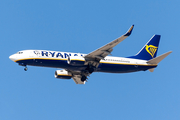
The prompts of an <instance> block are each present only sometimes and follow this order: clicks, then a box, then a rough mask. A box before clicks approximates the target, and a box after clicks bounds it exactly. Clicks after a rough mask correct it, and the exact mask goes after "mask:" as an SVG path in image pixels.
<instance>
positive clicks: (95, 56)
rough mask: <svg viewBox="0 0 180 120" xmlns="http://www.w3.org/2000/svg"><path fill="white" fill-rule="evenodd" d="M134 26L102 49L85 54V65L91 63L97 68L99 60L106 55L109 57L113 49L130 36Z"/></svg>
mask: <svg viewBox="0 0 180 120" xmlns="http://www.w3.org/2000/svg"><path fill="white" fill-rule="evenodd" d="M133 27H134V25H132V26H131V27H130V29H129V30H128V31H127V32H126V34H124V35H122V36H121V37H119V38H117V39H116V40H113V41H112V42H110V43H108V44H106V45H104V46H103V47H101V48H99V49H97V50H95V51H93V52H91V53H89V54H87V55H86V56H85V57H84V58H85V59H86V61H87V62H86V63H85V64H86V65H88V64H89V63H91V64H92V65H93V66H95V67H98V65H99V61H100V60H101V59H104V58H105V57H106V56H107V55H109V54H110V53H111V52H112V51H113V47H115V46H116V45H118V44H119V43H120V42H122V41H123V40H124V39H126V38H127V37H128V36H130V35H131V32H132V30H133Z"/></svg>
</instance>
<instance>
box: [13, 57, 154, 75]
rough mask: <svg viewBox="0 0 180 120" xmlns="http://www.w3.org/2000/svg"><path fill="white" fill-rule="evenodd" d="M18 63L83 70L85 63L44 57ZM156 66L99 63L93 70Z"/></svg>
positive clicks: (135, 69)
mask: <svg viewBox="0 0 180 120" xmlns="http://www.w3.org/2000/svg"><path fill="white" fill-rule="evenodd" d="M17 63H19V64H23V65H31V66H40V67H54V68H63V69H69V70H80V71H81V70H85V69H86V68H87V66H86V65H81V66H80V65H79V66H73V65H69V64H68V63H67V61H66V60H45V59H30V60H21V61H17ZM155 67H156V66H145V65H138V66H137V65H123V64H108V63H100V64H99V66H98V68H97V69H96V71H95V72H109V73H128V72H136V71H146V70H148V69H151V68H155Z"/></svg>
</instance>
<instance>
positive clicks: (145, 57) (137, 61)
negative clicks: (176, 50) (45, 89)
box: [9, 25, 172, 84]
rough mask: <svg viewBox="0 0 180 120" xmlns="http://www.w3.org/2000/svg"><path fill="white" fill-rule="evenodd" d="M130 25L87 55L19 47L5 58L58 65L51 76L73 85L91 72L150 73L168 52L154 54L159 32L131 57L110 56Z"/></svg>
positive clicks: (129, 32) (127, 34) (28, 63)
mask: <svg viewBox="0 0 180 120" xmlns="http://www.w3.org/2000/svg"><path fill="white" fill-rule="evenodd" d="M133 27H134V25H132V26H131V27H130V29H129V30H128V31H127V32H126V33H125V34H124V35H122V36H121V37H119V38H117V39H115V40H113V41H112V42H110V43H108V44H106V45H104V46H102V47H100V48H98V49H96V50H95V51H93V52H91V53H89V54H81V53H72V52H59V51H49V50H23V51H19V52H17V53H16V54H13V55H11V56H9V58H10V59H11V60H12V61H14V62H16V63H18V64H19V65H20V66H24V67H25V68H24V70H25V71H27V65H30V66H40V67H52V68H61V69H62V70H56V71H55V77H56V78H60V79H71V78H72V79H73V80H74V82H75V83H76V84H85V82H87V79H88V78H87V77H88V76H89V75H90V74H92V73H93V72H106V73H129V72H137V71H146V70H149V71H150V72H153V71H154V69H155V68H156V67H157V65H158V63H159V62H160V61H161V60H163V59H164V58H165V57H167V56H168V55H169V54H170V53H172V51H169V52H167V53H164V54H162V55H160V56H158V57H156V55H157V51H158V46H159V41H160V37H161V36H160V35H154V36H153V37H152V38H151V39H150V40H149V41H148V42H147V43H146V44H145V45H144V47H143V48H142V49H141V50H140V51H139V52H138V53H137V54H136V55H134V56H129V57H114V56H108V55H111V52H112V51H113V48H114V47H115V46H116V45H118V44H119V43H120V42H122V41H123V40H124V39H126V38H127V37H128V36H130V35H131V33H132V30H133Z"/></svg>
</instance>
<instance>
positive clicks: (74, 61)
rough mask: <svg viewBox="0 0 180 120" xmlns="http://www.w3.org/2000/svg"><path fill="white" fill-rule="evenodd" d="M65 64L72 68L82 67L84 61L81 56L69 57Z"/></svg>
mask: <svg viewBox="0 0 180 120" xmlns="http://www.w3.org/2000/svg"><path fill="white" fill-rule="evenodd" d="M67 63H68V64H69V65H73V66H81V65H84V63H85V59H84V57H82V56H69V57H68V59H67Z"/></svg>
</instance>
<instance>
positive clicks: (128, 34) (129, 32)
mask: <svg viewBox="0 0 180 120" xmlns="http://www.w3.org/2000/svg"><path fill="white" fill-rule="evenodd" d="M133 28H134V25H132V26H131V27H130V28H129V30H128V31H127V33H126V34H125V35H124V36H130V35H131V32H132V30H133Z"/></svg>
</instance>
